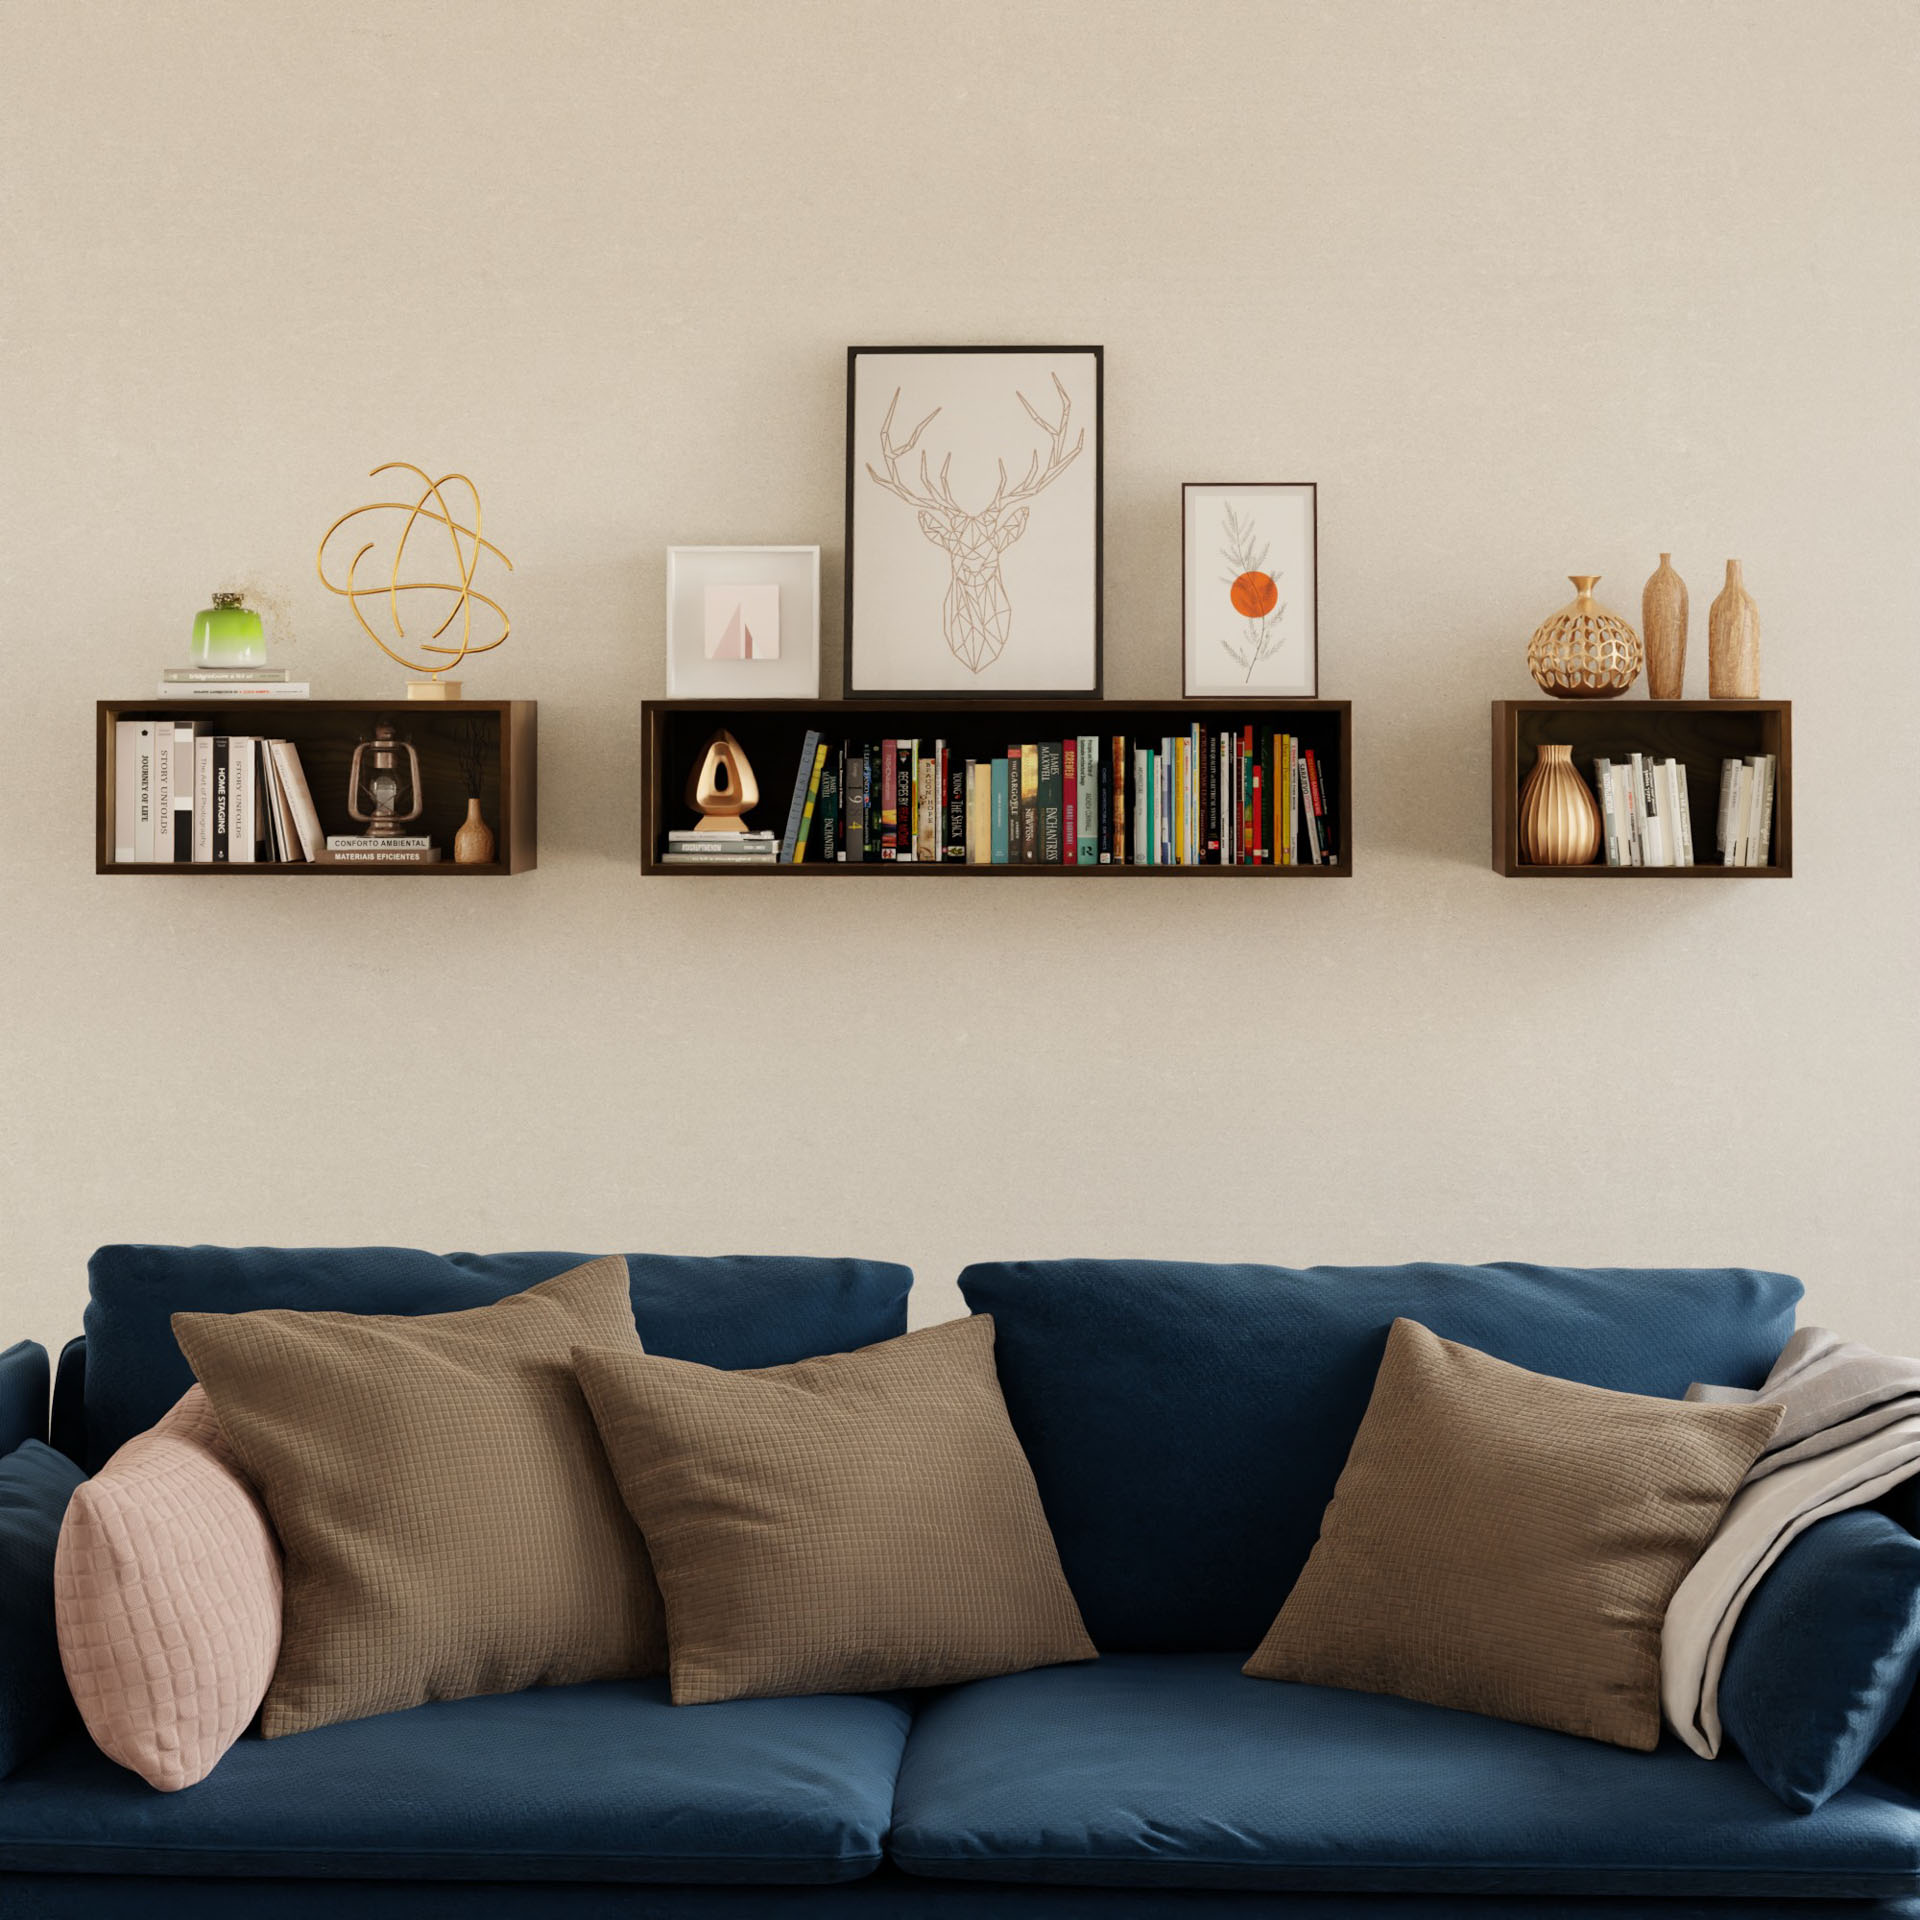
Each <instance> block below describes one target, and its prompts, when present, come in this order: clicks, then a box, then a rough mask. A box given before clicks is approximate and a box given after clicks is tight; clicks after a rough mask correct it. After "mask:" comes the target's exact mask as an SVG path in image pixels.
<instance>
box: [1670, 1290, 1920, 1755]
mask: <svg viewBox="0 0 1920 1920" xmlns="http://www.w3.org/2000/svg"><path fill="white" fill-rule="evenodd" d="M1687 1398H1688V1399H1689V1400H1701V1401H1711V1402H1717V1403H1719V1404H1722V1405H1729V1404H1747V1403H1750V1402H1753V1401H1757V1400H1767V1401H1777V1402H1779V1404H1780V1405H1782V1406H1783V1407H1785V1408H1786V1415H1785V1417H1784V1418H1783V1419H1782V1420H1781V1422H1780V1429H1779V1431H1778V1433H1776V1434H1775V1435H1774V1440H1773V1444H1772V1446H1770V1447H1769V1448H1768V1449H1767V1451H1766V1452H1765V1453H1763V1454H1762V1455H1761V1456H1760V1458H1759V1460H1758V1461H1757V1462H1756V1463H1755V1465H1754V1468H1753V1471H1752V1472H1751V1473H1749V1474H1748V1475H1747V1477H1746V1480H1745V1482H1744V1483H1743V1484H1742V1486H1741V1488H1740V1491H1739V1492H1738V1493H1737V1494H1735V1495H1734V1497H1733V1502H1732V1504H1731V1505H1730V1506H1729V1507H1728V1508H1727V1511H1726V1514H1725V1516H1724V1517H1723V1518H1722V1520H1721V1522H1720V1528H1719V1531H1718V1532H1717V1533H1715V1535H1714V1536H1713V1539H1712V1541H1711V1542H1710V1543H1709V1544H1708V1547H1707V1550H1706V1552H1705V1553H1703V1554H1702V1555H1701V1556H1700V1558H1699V1559H1698V1560H1697V1561H1696V1562H1695V1563H1694V1567H1693V1571H1692V1572H1691V1573H1689V1574H1688V1575H1687V1577H1686V1578H1685V1579H1684V1580H1683V1581H1682V1582H1681V1583H1680V1587H1679V1590H1678V1591H1677V1592H1676V1593H1675V1594H1674V1596H1673V1600H1672V1603H1671V1604H1670V1605H1669V1606H1668V1608H1667V1618H1666V1625H1665V1628H1664V1630H1663V1632H1662V1634H1661V1640H1660V1697H1661V1705H1662V1707H1663V1708H1664V1709H1665V1712H1666V1716H1667V1723H1668V1725H1669V1726H1671V1727H1672V1728H1673V1730H1674V1732H1675V1733H1677V1734H1678V1735H1679V1736H1680V1738H1681V1739H1682V1740H1684V1741H1685V1742H1686V1743H1687V1745H1688V1746H1690V1747H1691V1748H1692V1749H1693V1750H1694V1752H1695V1753H1697V1754H1701V1755H1703V1756H1704V1757H1705V1758H1707V1759H1712V1758H1713V1756H1714V1755H1715V1754H1717V1753H1718V1752H1719V1751H1720V1708H1719V1692H1720V1670H1721V1667H1722V1666H1723V1665H1724V1664H1725V1661H1726V1657H1727V1645H1728V1643H1729V1642H1730V1641H1731V1640H1732V1638H1733V1630H1734V1628H1735V1626H1736V1625H1737V1624H1738V1623H1739V1619H1740V1612H1741V1609H1742V1608H1743V1607H1745V1605H1746V1604H1747V1599H1748V1596H1749V1595H1750V1594H1751V1593H1752V1592H1753V1590H1754V1588H1755V1587H1757V1586H1758V1585H1759V1584H1760V1582H1761V1580H1762V1579H1763V1578H1764V1577H1765V1576H1766V1572H1767V1569H1768V1568H1769V1567H1771V1566H1772V1565H1773V1563H1774V1562H1775V1561H1776V1560H1778V1559H1779V1558H1780V1556H1781V1555H1782V1554H1783V1553H1784V1552H1786V1550H1787V1548H1788V1547H1789V1546H1790V1545H1791V1544H1792V1543H1793V1542H1794V1541H1795V1540H1796V1539H1797V1538H1798V1537H1799V1536H1800V1535H1801V1534H1803V1533H1804V1532H1805V1531H1806V1530H1807V1528H1809V1527H1810V1526H1812V1525H1813V1523H1814V1522H1815V1521H1816V1520H1823V1519H1825V1518H1826V1516H1827V1515H1828V1514H1830V1513H1839V1512H1841V1511H1843V1510H1844V1509H1845V1508H1848V1507H1863V1506H1865V1505H1866V1504H1867V1503H1868V1502H1869V1501H1871V1500H1877V1499H1878V1498H1879V1497H1880V1495H1881V1494H1883V1493H1885V1492H1886V1491H1887V1489H1888V1488H1889V1487H1894V1486H1897V1485H1899V1483H1900V1482H1901V1481H1902V1480H1905V1479H1908V1478H1910V1477H1911V1476H1913V1475H1914V1474H1916V1473H1920V1360H1906V1359H1902V1358H1901V1357H1900V1356H1899V1355H1897V1354H1891V1353H1876V1352H1875V1351H1874V1350H1873V1349H1872V1348H1871V1347H1863V1346H1859V1345H1857V1344H1855V1343H1854V1342H1852V1341H1849V1340H1842V1339H1840V1338H1839V1337H1838V1336H1837V1335H1835V1334H1831V1333H1829V1332H1828V1331H1827V1330H1826V1328H1824V1327H1802V1328H1801V1329H1800V1331H1799V1332H1798V1333H1796V1334H1795V1335H1794V1336H1793V1338H1792V1339H1791V1340H1789V1341H1788V1342H1787V1344H1786V1345H1785V1346H1784V1347H1783V1348H1782V1349H1781V1351H1780V1358H1779V1359H1778V1360H1776V1361H1775V1362H1774V1365H1773V1371H1772V1372H1771V1373H1769V1374H1768V1375H1767V1378H1766V1381H1765V1383H1764V1384H1763V1385H1762V1386H1760V1387H1759V1388H1758V1389H1755V1390H1748V1389H1746V1388H1741V1387H1703V1386H1694V1387H1689V1388H1688V1389H1687Z"/></svg>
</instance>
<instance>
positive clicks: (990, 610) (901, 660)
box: [846, 347, 1102, 699]
mask: <svg viewBox="0 0 1920 1920" xmlns="http://www.w3.org/2000/svg"><path fill="white" fill-rule="evenodd" d="M1101 374H1102V359H1101V349H1100V348H1099V347H850V348H848V350H847V578H846V612H847V668H846V685H847V692H848V693H849V694H892V693H902V694H912V695H914V696H916V697H920V698H940V697H943V696H944V697H948V698H953V699H967V698H981V697H988V696H993V695H1000V694H1086V695H1091V696H1093V697H1094V698H1098V697H1099V694H1100V537H1101V530H1100V516H1101V455H1102V449H1101Z"/></svg>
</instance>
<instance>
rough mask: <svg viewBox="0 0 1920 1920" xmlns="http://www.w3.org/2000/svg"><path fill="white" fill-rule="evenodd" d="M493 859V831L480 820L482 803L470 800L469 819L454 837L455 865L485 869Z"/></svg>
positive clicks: (468, 805) (468, 806) (468, 804)
mask: <svg viewBox="0 0 1920 1920" xmlns="http://www.w3.org/2000/svg"><path fill="white" fill-rule="evenodd" d="M492 858H493V829H492V828H491V827H490V826H488V825H487V823H486V822H485V821H484V820H482V819H481V818H480V802H479V801H478V799H474V798H469V800H468V801H467V817H466V820H465V822H464V823H463V824H462V826H461V828H460V831H459V832H458V833H456V834H455V835H454V836H453V863H454V865H455V866H457V867H484V866H485V865H487V863H488V862H489V861H490V860H492Z"/></svg>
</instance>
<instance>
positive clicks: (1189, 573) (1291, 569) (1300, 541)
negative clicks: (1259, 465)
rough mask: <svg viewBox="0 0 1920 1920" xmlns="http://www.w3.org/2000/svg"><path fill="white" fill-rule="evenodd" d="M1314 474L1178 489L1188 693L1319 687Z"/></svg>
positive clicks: (1312, 695)
mask: <svg viewBox="0 0 1920 1920" xmlns="http://www.w3.org/2000/svg"><path fill="white" fill-rule="evenodd" d="M1316 495H1317V489H1316V488H1315V486H1314V483H1313V482H1312V481H1311V480H1284V481H1270V482H1247V481H1222V480H1207V481H1197V480H1194V481H1189V482H1188V483H1187V484H1186V485H1185V486H1184V487H1182V488H1181V489H1180V501H1181V520H1182V542H1183V549H1182V550H1183V556H1184V557H1183V561H1182V565H1181V579H1182V584H1183V592H1182V612H1181V623H1180V624H1181V635H1182V649H1183V655H1184V659H1183V666H1182V674H1181V686H1182V689H1183V691H1184V692H1185V694H1186V696H1187V698H1188V699H1195V698H1198V697H1201V696H1204V695H1227V696H1232V695H1236V694H1240V695H1244V694H1261V695H1266V696H1267V697H1269V698H1287V697H1291V698H1294V699H1302V700H1312V699H1317V698H1318V697H1319V693H1320V551H1319V535H1318V533H1317V531H1316V525H1315V522H1316V518H1317V504H1318V503H1317V498H1316Z"/></svg>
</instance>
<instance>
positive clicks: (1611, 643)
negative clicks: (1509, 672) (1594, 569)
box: [1527, 573, 1640, 700]
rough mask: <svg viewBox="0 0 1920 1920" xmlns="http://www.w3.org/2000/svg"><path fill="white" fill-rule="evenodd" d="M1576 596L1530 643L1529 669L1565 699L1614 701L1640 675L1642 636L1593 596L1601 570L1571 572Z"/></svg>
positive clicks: (1545, 688)
mask: <svg viewBox="0 0 1920 1920" xmlns="http://www.w3.org/2000/svg"><path fill="white" fill-rule="evenodd" d="M1567 578H1568V579H1569V580H1571V581H1572V582H1573V584H1574V586H1575V588H1576V589H1577V597H1576V598H1575V599H1573V600H1571V601H1569V602H1568V604H1567V605H1566V606H1564V607H1562V608H1561V609H1560V611H1559V612H1558V613H1556V614H1555V615H1554V616H1553V618H1552V619H1551V620H1545V621H1542V622H1541V624H1540V625H1539V626H1538V627H1537V628H1535V629H1534V635H1533V638H1532V639H1531V640H1529V641H1528V642H1527V669H1528V671H1529V672H1530V673H1531V674H1532V675H1533V677H1534V678H1535V679H1536V680H1537V681H1539V683H1540V686H1541V688H1542V690H1543V691H1545V692H1547V693H1550V694H1553V695H1554V696H1555V697H1556V698H1557V699H1561V700H1610V699H1612V698H1613V696H1614V695H1615V694H1616V693H1625V692H1626V690H1627V689H1628V688H1629V687H1630V686H1632V685H1633V683H1634V682H1635V681H1636V680H1637V679H1639V677H1640V636H1639V635H1638V634H1637V633H1635V632H1634V630H1633V629H1632V628H1631V627H1630V626H1628V624H1627V623H1626V622H1625V621H1624V620H1622V619H1621V618H1620V616H1619V615H1618V614H1617V613H1610V612H1608V611H1607V609H1606V608H1605V607H1603V606H1600V605H1598V604H1597V603H1596V602H1595V600H1594V597H1593V589H1594V583H1595V582H1596V581H1597V580H1598V579H1599V578H1600V576H1599V575H1598V574H1597V573H1570V574H1568V575H1567Z"/></svg>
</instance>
